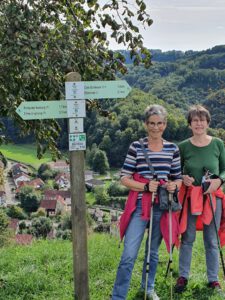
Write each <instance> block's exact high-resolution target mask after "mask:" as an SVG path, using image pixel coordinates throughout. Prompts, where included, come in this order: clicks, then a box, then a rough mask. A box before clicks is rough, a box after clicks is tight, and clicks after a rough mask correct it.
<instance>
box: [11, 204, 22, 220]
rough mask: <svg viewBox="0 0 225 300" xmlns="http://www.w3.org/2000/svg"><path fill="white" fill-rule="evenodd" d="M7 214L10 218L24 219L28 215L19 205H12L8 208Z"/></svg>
mask: <svg viewBox="0 0 225 300" xmlns="http://www.w3.org/2000/svg"><path fill="white" fill-rule="evenodd" d="M6 213H7V215H8V216H9V217H10V218H14V219H19V220H24V219H26V218H27V215H26V214H25V213H24V211H23V209H22V208H21V207H19V206H17V205H12V206H10V207H9V208H8V209H7V212H6Z"/></svg>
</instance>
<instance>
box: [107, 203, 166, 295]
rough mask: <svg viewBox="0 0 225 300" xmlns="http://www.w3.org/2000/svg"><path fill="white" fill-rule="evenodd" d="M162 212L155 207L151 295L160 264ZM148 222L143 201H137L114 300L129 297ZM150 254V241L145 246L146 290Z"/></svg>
mask: <svg viewBox="0 0 225 300" xmlns="http://www.w3.org/2000/svg"><path fill="white" fill-rule="evenodd" d="M161 215H162V211H160V210H159V205H157V204H156V205H154V208H153V223H152V239H151V252H150V265H149V266H150V268H149V269H150V270H149V277H148V290H147V292H148V293H150V291H151V290H153V289H154V282H155V274H156V269H157V264H158V249H159V246H160V243H161V241H162V235H161V231H160V218H161ZM147 224H148V221H144V220H142V219H141V201H140V200H139V201H137V208H136V210H135V212H134V213H133V215H132V217H131V220H130V223H129V226H128V228H127V230H126V234H125V239H124V249H123V254H122V257H121V260H120V263H119V267H118V270H117V275H116V280H115V284H114V288H113V294H112V300H125V299H126V297H127V293H128V289H129V285H130V280H131V275H132V271H133V267H134V263H135V260H136V258H137V255H138V251H139V248H140V246H141V242H142V240H143V237H144V233H145V229H146V226H147ZM147 253H148V239H147V241H146V245H145V260H144V264H143V271H142V282H141V288H143V289H144V288H145V276H146V272H145V265H146V259H147Z"/></svg>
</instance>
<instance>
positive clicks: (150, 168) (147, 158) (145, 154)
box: [139, 139, 157, 177]
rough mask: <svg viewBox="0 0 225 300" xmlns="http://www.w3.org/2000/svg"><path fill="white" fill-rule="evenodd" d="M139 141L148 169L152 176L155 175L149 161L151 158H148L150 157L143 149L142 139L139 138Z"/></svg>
mask: <svg viewBox="0 0 225 300" xmlns="http://www.w3.org/2000/svg"><path fill="white" fill-rule="evenodd" d="M139 142H140V144H141V149H142V151H143V153H144V156H145V160H146V162H147V164H148V167H149V170H150V171H151V173H152V174H153V177H157V175H156V172H155V169H154V168H153V165H152V163H151V160H150V158H149V156H148V154H147V151H146V149H145V146H144V142H143V139H140V140H139Z"/></svg>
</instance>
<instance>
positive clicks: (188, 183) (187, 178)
mask: <svg viewBox="0 0 225 300" xmlns="http://www.w3.org/2000/svg"><path fill="white" fill-rule="evenodd" d="M182 178H183V183H184V185H186V186H191V185H192V183H193V182H194V181H195V179H194V177H190V176H188V175H183V177H182Z"/></svg>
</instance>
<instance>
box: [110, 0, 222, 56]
mask: <svg viewBox="0 0 225 300" xmlns="http://www.w3.org/2000/svg"><path fill="white" fill-rule="evenodd" d="M145 2H146V4H147V7H148V12H149V14H150V16H151V18H152V19H153V24H152V26H150V27H148V28H147V30H146V31H144V30H141V33H142V35H143V36H144V43H145V46H147V47H148V48H151V49H161V50H163V51H167V50H173V49H175V50H183V51H185V50H190V49H191V50H204V49H208V48H212V47H213V46H215V45H222V44H225V0H146V1H145ZM114 47H115V46H113V48H114Z"/></svg>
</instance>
